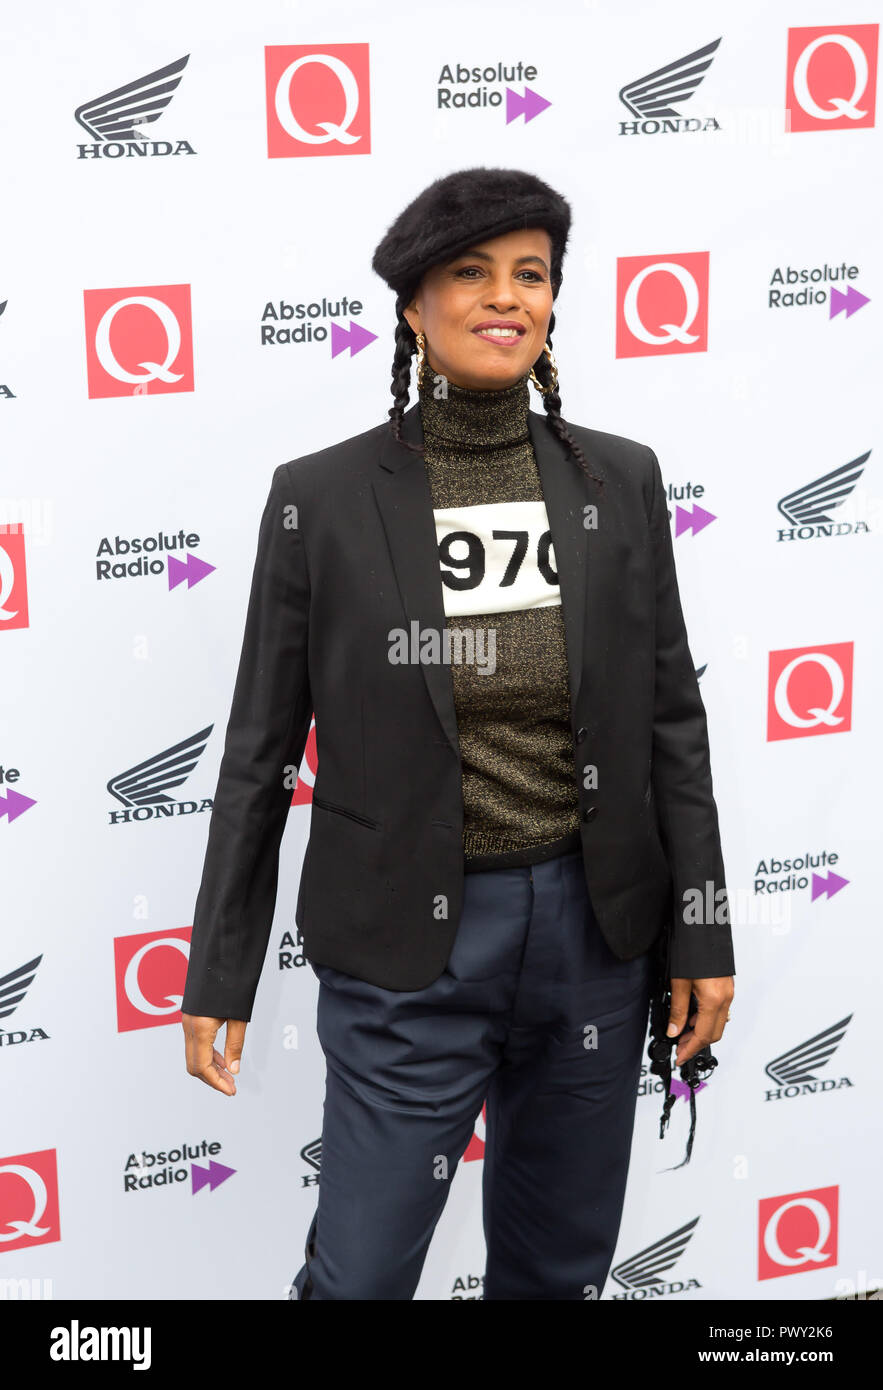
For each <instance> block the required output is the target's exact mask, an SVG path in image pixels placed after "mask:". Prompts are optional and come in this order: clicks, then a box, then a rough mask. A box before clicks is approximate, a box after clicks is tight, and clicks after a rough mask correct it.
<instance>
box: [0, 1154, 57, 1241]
mask: <svg viewBox="0 0 883 1390" xmlns="http://www.w3.org/2000/svg"><path fill="white" fill-rule="evenodd" d="M56 1240H61V1222H60V1220H59V1213H58V1163H57V1159H56V1151H55V1149H40V1150H38V1151H37V1152H35V1153H28V1154H14V1155H12V1156H11V1157H9V1158H0V1254H3V1252H4V1251H12V1250H24V1249H29V1248H30V1247H31V1246H32V1245H49V1244H50V1243H51V1242H53V1241H56Z"/></svg>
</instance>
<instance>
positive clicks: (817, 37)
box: [785, 24, 880, 131]
mask: <svg viewBox="0 0 883 1390" xmlns="http://www.w3.org/2000/svg"><path fill="white" fill-rule="evenodd" d="M879 28H880V26H879V25H878V24H841V25H838V26H837V27H836V28H831V27H830V26H826V27H825V28H821V29H818V28H816V29H789V30H788V82H787V89H786V93H785V107H786V115H787V117H788V118H789V119H788V126H787V129H789V130H792V131H799V130H858V129H860V128H864V129H867V127H869V126H872V125H873V124H874V108H875V105H876V98H877V35H878V32H879Z"/></svg>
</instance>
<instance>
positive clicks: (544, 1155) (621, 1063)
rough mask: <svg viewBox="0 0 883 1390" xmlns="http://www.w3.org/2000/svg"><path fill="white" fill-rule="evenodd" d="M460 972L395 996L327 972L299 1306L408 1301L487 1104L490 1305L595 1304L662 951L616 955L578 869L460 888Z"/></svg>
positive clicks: (471, 882) (537, 868)
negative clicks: (315, 1162) (318, 1144)
mask: <svg viewBox="0 0 883 1390" xmlns="http://www.w3.org/2000/svg"><path fill="white" fill-rule="evenodd" d="M464 887H465V903H464V909H463V915H462V918H461V922H460V926H459V928H458V932H457V937H456V940H455V943H454V947H453V950H452V952H451V956H450V959H449V961H448V964H447V967H446V969H445V970H444V972H443V973H442V975H440V976H439V978H438V979H437V980H435V981H434V982H433V983H432V984H431V985H428V986H427V987H426V988H425V989H420V990H412V991H405V992H400V991H396V990H388V989H382V988H380V987H379V986H377V985H370V984H366V983H364V981H361V980H356V979H354V978H353V977H351V976H349V975H345V974H342V973H341V972H340V971H337V970H332V969H330V968H329V967H327V966H324V965H314V966H313V969H314V971H315V973H316V975H317V976H318V978H319V1002H318V1011H317V1032H318V1037H319V1041H320V1044H321V1046H322V1050H323V1052H324V1054H325V1059H326V1064H327V1065H326V1092H325V1107H324V1121H323V1129H322V1160H321V1165H322V1166H321V1176H320V1181H319V1194H318V1196H319V1201H318V1207H317V1209H316V1213H315V1215H314V1217H313V1220H312V1222H311V1224H310V1228H309V1231H308V1234H307V1239H306V1246H305V1251H304V1257H305V1262H304V1264H303V1266H302V1267H301V1269H300V1270H299V1272H298V1273H297V1275H296V1276H295V1278H294V1280H293V1281H292V1287H291V1294H290V1297H291V1298H294V1299H301V1300H305V1299H310V1298H312V1299H411V1298H413V1296H414V1292H415V1290H416V1288H417V1284H418V1282H419V1280H420V1274H421V1271H422V1268H423V1263H424V1260H425V1258H426V1252H427V1249H428V1247H429V1242H430V1240H431V1238H432V1233H433V1231H434V1229H435V1226H436V1224H437V1222H438V1219H439V1217H440V1216H441V1213H442V1211H443V1209H444V1206H445V1202H446V1200H447V1196H448V1192H449V1190H450V1185H451V1181H452V1180H453V1177H454V1173H455V1172H456V1169H457V1165H458V1163H459V1161H460V1159H461V1157H462V1155H463V1152H464V1150H465V1149H466V1146H467V1144H468V1143H469V1140H470V1138H471V1136H472V1133H473V1128H474V1125H475V1121H476V1118H477V1117H478V1115H479V1114H480V1113H481V1107H482V1104H483V1103H484V1102H485V1100H486V1101H487V1115H486V1148H485V1157H484V1172H483V1179H482V1181H483V1189H482V1198H483V1219H484V1234H485V1241H486V1245H487V1265H486V1270H485V1282H484V1297H485V1299H579V1300H585V1299H587V1298H599V1297H600V1295H601V1292H602V1289H603V1286H604V1281H605V1279H606V1278H607V1273H608V1270H609V1268H610V1264H611V1261H612V1259H613V1251H614V1247H615V1245H616V1239H617V1234H618V1232H619V1225H620V1219H621V1215H622V1205H623V1199H624V1195H625V1185H626V1177H627V1174H628V1165H629V1155H630V1151H631V1143H632V1129H633V1125H634V1115H635V1104H636V1099H637V1086H638V1077H639V1074H640V1066H641V1057H642V1052H643V1046H644V1040H645V1034H646V1028H647V1018H648V1008H649V994H650V953H647V954H645V955H642V956H639V957H637V958H636V959H635V960H632V961H620V960H617V958H616V957H615V956H614V955H613V953H612V951H611V950H610V948H609V947H608V945H607V943H606V942H605V941H604V939H603V937H602V935H601V932H600V929H599V927H598V923H597V921H596V919H595V915H594V912H593V911H592V906H591V902H590V900H589V896H588V893H587V891H586V884H585V875H584V872H583V865H582V856H581V855H580V854H579V853H575V854H566V855H562V856H560V857H559V858H557V859H551V860H548V861H547V862H545V863H542V864H534V865H531V866H529V867H522V868H510V869H493V870H489V871H487V872H481V873H469V874H467V875H466V876H465V880H464Z"/></svg>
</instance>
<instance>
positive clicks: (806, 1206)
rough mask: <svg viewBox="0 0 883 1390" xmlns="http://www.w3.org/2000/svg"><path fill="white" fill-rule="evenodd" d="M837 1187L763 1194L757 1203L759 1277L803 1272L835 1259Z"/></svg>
mask: <svg viewBox="0 0 883 1390" xmlns="http://www.w3.org/2000/svg"><path fill="white" fill-rule="evenodd" d="M837 1192H838V1189H837V1188H836V1187H817V1188H816V1189H815V1191H814V1192H790V1193H789V1194H788V1195H787V1196H786V1197H764V1198H762V1199H761V1201H760V1202H759V1203H758V1218H759V1228H760V1229H759V1234H758V1269H757V1277H758V1279H780V1278H781V1277H782V1275H783V1274H806V1273H807V1272H808V1271H809V1270H811V1269H825V1268H826V1267H827V1266H828V1265H836V1263H837Z"/></svg>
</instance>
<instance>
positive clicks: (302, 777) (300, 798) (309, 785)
mask: <svg viewBox="0 0 883 1390" xmlns="http://www.w3.org/2000/svg"><path fill="white" fill-rule="evenodd" d="M318 767H319V760H318V754H317V752H316V720H315V716H314V717H313V722H312V724H311V725H310V732H309V733H308V734H307V741H306V745H305V746H304V755H303V758H302V760H301V765H300V767H299V768H298V774H297V781H296V783H295V786H294V792H293V794H292V797H291V804H292V806H311V805H312V802H313V787H314V786H315V784H316V772H317V770H318Z"/></svg>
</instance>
